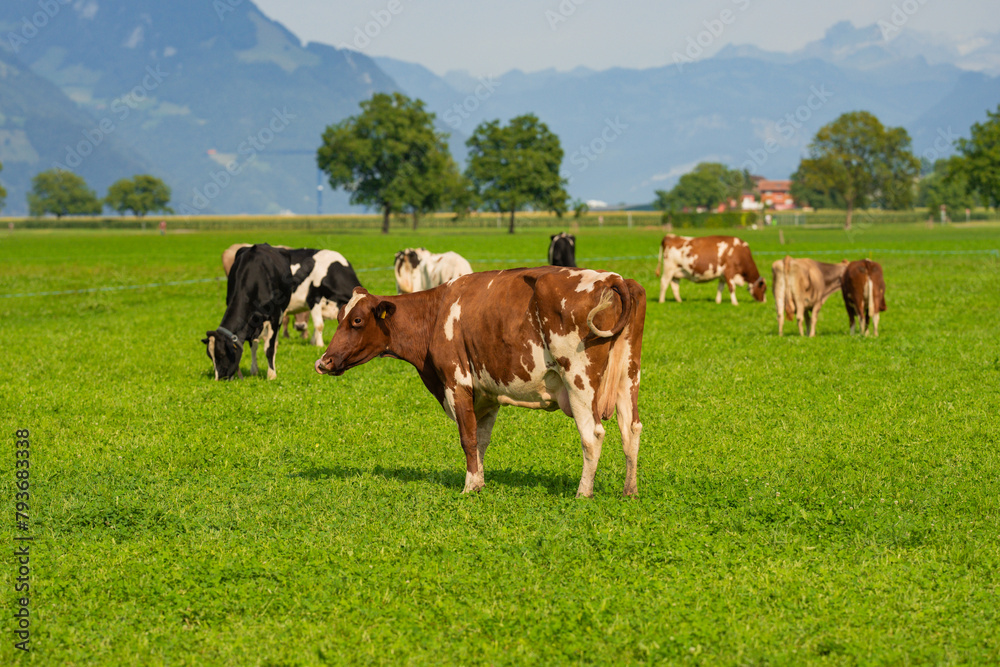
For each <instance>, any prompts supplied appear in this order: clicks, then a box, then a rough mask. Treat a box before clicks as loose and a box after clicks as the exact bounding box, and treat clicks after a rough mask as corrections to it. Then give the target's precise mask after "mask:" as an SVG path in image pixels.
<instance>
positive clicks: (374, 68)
mask: <svg viewBox="0 0 1000 667" xmlns="http://www.w3.org/2000/svg"><path fill="white" fill-rule="evenodd" d="M54 6H57V7H58V12H56V13H55V15H54V16H53V17H51V18H50V19H49V20H48V23H47V25H45V26H43V27H41V28H39V29H38V30H37V31H36V33H37V34H32V35H31V36H30V37H28V36H23V37H21V38H19V39H15V40H10V39H9V38H5V39H4V40H2V42H3V45H2V46H0V161H2V162H3V163H4V166H5V169H4V171H3V173H2V174H0V179H2V180H3V182H4V183H5V184H6V186H7V189H8V190H9V191H10V194H9V196H8V199H7V209H6V212H8V213H16V212H22V211H23V209H24V190H25V188H26V185H27V183H28V179H30V177H31V175H33V174H34V173H37V172H38V171H41V170H42V169H47V168H50V167H52V166H53V165H54V164H55V163H56V162H61V163H63V164H66V161H67V160H71V159H72V160H74V161H77V160H79V164H78V165H77V166H76V167H74V169H75V170H76V171H78V172H79V173H80V174H81V175H83V176H84V177H85V178H86V179H87V180H88V182H90V183H91V184H92V186H94V187H95V188H96V189H97V190H98V191H99V193H100V194H103V192H104V190H105V188H106V187H107V185H108V184H110V183H111V182H112V181H113V180H116V179H118V178H121V177H123V176H130V175H132V174H134V173H136V172H138V171H151V172H152V173H154V174H157V175H160V176H161V177H163V178H164V179H165V180H166V181H167V182H168V183H169V184H170V186H171V187H172V188H173V190H174V201H173V205H174V208H175V209H176V210H178V212H199V213H201V212H204V213H230V214H233V213H244V212H245V213H270V214H276V213H280V212H282V211H286V210H287V211H292V212H296V213H311V212H314V211H315V210H316V184H317V175H318V174H317V169H316V166H315V151H316V148H317V147H318V145H319V141H320V136H321V134H322V132H323V129H324V128H325V127H326V126H327V125H329V124H331V123H334V122H337V121H339V120H342V119H343V118H345V117H347V116H349V115H353V114H355V113H357V111H358V104H359V103H360V102H361V101H362V100H365V99H367V98H369V97H370V96H371V95H372V93H374V92H376V91H384V92H387V91H392V90H402V91H404V92H406V93H407V94H409V95H410V96H411V97H417V98H420V99H423V100H424V101H425V102H426V104H427V107H428V109H429V110H430V111H433V112H435V113H436V114H437V117H438V124H439V127H440V129H442V130H444V131H447V132H450V133H451V140H450V145H451V147H452V151H453V152H454V153H455V155H456V157H457V158H458V159H459V161H462V160H463V158H464V155H465V147H464V141H465V139H466V138H467V137H468V136H469V135H470V134H471V133H472V131H473V129H474V128H475V127H476V125H477V124H479V123H480V122H482V121H483V120H492V119H495V118H500V119H503V120H504V121H506V120H508V119H510V118H512V117H513V116H516V115H519V114H524V113H529V112H531V113H535V114H537V115H538V116H539V117H540V118H541V119H542V121H544V122H545V123H547V124H548V125H549V127H550V128H551V129H552V130H553V131H554V132H555V133H557V134H558V135H559V137H560V139H561V141H562V146H563V149H564V151H565V154H566V157H565V161H564V163H563V171H564V174H565V176H566V177H567V178H568V179H569V180H570V185H569V191H570V194H571V196H573V197H576V198H579V199H582V200H590V199H598V200H603V201H606V202H608V203H610V204H613V205H617V204H620V203H626V204H643V203H648V202H649V201H651V200H652V199H653V197H654V195H653V193H654V191H655V190H656V189H661V188H669V187H670V186H671V185H672V184H673V183H674V182H675V181H676V179H677V178H678V177H679V176H680V175H681V174H682V173H684V172H685V171H687V170H689V169H690V168H692V167H693V166H694V165H695V164H697V163H698V162H699V161H703V160H717V161H721V162H725V163H727V164H729V165H732V166H734V167H746V168H749V169H750V170H751V171H753V172H755V173H758V174H761V175H764V176H767V177H769V178H785V177H787V176H789V174H791V173H792V172H793V171H794V170H795V168H796V167H797V166H798V163H799V160H800V157H801V155H802V151H803V150H804V148H805V147H806V145H807V144H808V142H809V141H810V140H811V138H812V137H813V135H814V134H815V132H816V130H818V129H819V127H820V126H822V125H823V124H824V123H827V122H829V121H830V120H832V119H834V118H835V117H836V116H838V115H839V114H841V113H843V112H845V111H851V110H857V109H865V110H868V111H871V112H873V113H875V114H876V115H878V116H879V118H881V119H882V121H883V122H884V123H887V124H889V125H902V126H904V127H906V128H907V130H909V132H910V134H911V136H912V137H913V140H914V149H915V152H916V153H917V154H918V155H925V156H928V157H931V158H933V157H941V156H943V155H944V154H946V153H947V152H948V151H950V142H951V141H952V140H953V139H954V138H955V137H956V136H959V135H963V134H966V133H967V132H968V128H969V126H970V124H971V123H973V122H975V121H979V120H982V119H984V118H985V112H986V110H987V109H995V108H996V106H997V104H998V103H1000V78H998V77H997V76H994V75H993V74H996V73H998V72H1000V39H997V38H996V37H995V36H988V35H987V36H980V37H977V38H976V39H975V40H973V41H971V42H968V43H965V42H963V43H961V44H950V43H947V42H943V41H941V40H940V39H938V38H930V37H927V36H926V35H922V34H920V33H917V32H914V31H912V30H909V29H907V30H904V31H900V33H899V34H898V35H893V36H892V38H891V39H888V40H886V39H884V37H883V34H882V30H881V29H880V28H879V27H878V26H868V27H864V28H855V27H854V26H852V25H851V24H849V23H841V24H837V25H835V26H833V27H832V28H831V29H830V30H829V31H828V32H827V34H826V35H825V36H824V38H823V39H821V40H818V41H817V42H814V43H812V44H809V45H807V46H806V47H804V48H803V49H801V50H799V51H797V52H795V53H791V54H774V53H769V52H766V51H762V50H760V49H757V48H755V47H747V46H730V47H726V48H724V49H722V51H720V52H719V53H718V54H717V55H716V56H715V57H713V58H710V59H706V60H702V61H698V62H692V63H680V64H677V65H668V66H664V67H657V68H651V69H645V70H634V69H621V68H614V69H610V70H606V71H601V72H597V71H593V70H589V69H586V68H577V69H575V70H572V71H570V72H559V71H556V70H552V69H549V70H543V71H539V72H531V73H525V72H521V71H517V70H514V71H511V72H507V73H505V74H500V75H496V76H486V77H476V76H472V75H470V74H469V73H467V72H462V71H460V70H454V71H451V72H448V73H447V74H445V75H444V76H438V75H436V74H435V73H433V72H431V71H430V70H428V69H426V68H425V67H422V66H420V65H417V64H414V63H406V62H401V61H398V60H393V59H390V58H377V59H374V60H373V59H371V58H369V57H367V56H365V55H362V54H359V53H355V52H352V51H347V50H337V49H335V48H333V47H330V46H325V45H321V44H308V45H305V46H303V45H302V44H301V43H300V41H299V40H298V39H297V38H296V37H295V36H294V35H293V34H291V33H290V32H288V31H287V30H286V29H285V28H284V27H283V26H281V25H280V24H278V23H276V22H274V21H271V20H270V19H268V18H267V17H265V16H264V15H263V14H262V13H261V12H260V11H259V10H258V9H257V7H256V6H255V5H254V4H253V2H251V1H250V0H240V1H237V0H223V1H220V2H207V1H206V0H174V1H173V2H158V1H154V0H99V1H98V0H74V2H72V3H71V4H63V2H61V1H60V2H57V3H55V5H54ZM38 7H39V5H38V3H37V0H6V1H5V2H4V3H3V4H2V5H0V34H2V35H10V34H14V35H21V31H22V29H23V25H24V24H23V19H24V17H25V16H33V15H34V14H35V13H36V12H37V11H38ZM11 46H13V47H14V48H15V49H16V52H14V53H11V52H9V50H10V48H11ZM4 48H6V49H8V51H7V52H6V53H5V52H3V50H2V49H4ZM101 128H104V129H101ZM86 132H89V133H90V136H92V137H94V138H95V142H94V143H95V146H94V147H93V151H92V154H90V155H86V156H83V155H77V154H78V153H79V151H81V150H89V149H90V148H91V146H88V145H87V141H88V140H87V135H86V134H85V133H86ZM74 155H77V157H76V158H74V157H73V156H74ZM68 166H73V165H71V164H70V165H68ZM227 166H228V167H229V171H227ZM349 208H350V207H349V205H348V202H347V195H346V194H345V193H344V192H342V191H337V192H333V193H331V192H330V191H329V189H327V190H326V192H325V198H324V211H325V212H328V213H329V212H342V211H346V210H349Z"/></svg>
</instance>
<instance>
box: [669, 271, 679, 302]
mask: <svg viewBox="0 0 1000 667" xmlns="http://www.w3.org/2000/svg"><path fill="white" fill-rule="evenodd" d="M670 291H671V292H673V293H674V301H676V302H677V303H680V302H681V279H680V278H677V277H674V279H673V280H671V281H670Z"/></svg>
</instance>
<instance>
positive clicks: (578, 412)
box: [569, 387, 604, 498]
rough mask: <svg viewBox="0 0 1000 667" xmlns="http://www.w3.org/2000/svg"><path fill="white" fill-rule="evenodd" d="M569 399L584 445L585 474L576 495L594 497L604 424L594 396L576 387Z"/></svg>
mask: <svg viewBox="0 0 1000 667" xmlns="http://www.w3.org/2000/svg"><path fill="white" fill-rule="evenodd" d="M569 401H570V406H571V407H572V410H573V419H574V420H575V421H576V429H577V431H579V433H580V444H581V445H582V446H583V474H582V475H581V477H580V486H579V488H577V490H576V497H577V498H580V497H585V498H592V497H593V495H594V475H595V474H596V473H597V462H598V461H600V460H601V447H602V446H603V445H604V425H603V424H602V423H601V421H600V419H598V418H597V416H596V415H595V414H594V404H593V396H586V395H583V394H582V392H580V391H578V390H577V389H576V388H575V387H574V388H573V389H572V390H570V395H569Z"/></svg>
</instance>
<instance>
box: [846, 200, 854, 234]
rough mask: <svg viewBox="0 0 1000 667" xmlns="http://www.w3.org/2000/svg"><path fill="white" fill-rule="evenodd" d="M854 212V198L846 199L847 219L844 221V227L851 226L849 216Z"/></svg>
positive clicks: (848, 227)
mask: <svg viewBox="0 0 1000 667" xmlns="http://www.w3.org/2000/svg"><path fill="white" fill-rule="evenodd" d="M853 213H854V200H853V199H849V200H847V220H846V221H845V222H844V229H850V228H851V216H852V215H853Z"/></svg>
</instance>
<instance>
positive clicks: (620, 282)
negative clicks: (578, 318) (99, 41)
mask: <svg viewBox="0 0 1000 667" xmlns="http://www.w3.org/2000/svg"><path fill="white" fill-rule="evenodd" d="M616 294H617V295H618V299H619V300H620V301H621V306H622V314H621V316H619V318H618V321H617V322H615V324H614V326H613V327H611V328H610V329H607V330H604V329H598V328H597V326H595V325H594V317H596V316H597V314H598V313H600V312H602V311H604V310H607V309H608V308H610V307H611V304H612V303H613V302H614V299H615V295H616ZM631 317H632V295H631V294H630V293H629V291H628V285H626V284H625V280H624V279H623V278H622V277H621V276H615V282H614V283H613V284H612V285H611V286H610V287H607V288H605V290H604V291H603V292H602V293H601V299H600V301H598V302H597V305H596V306H594V307H593V308H592V309H591V310H590V312H589V313H588V314H587V328H589V329H590V333H591V335H592V336H594V337H596V338H611V337H612V336H617V335H618V334H619V333H621V331H622V329H624V328H625V325H627V324H628V321H629V319H630V318H631Z"/></svg>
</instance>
